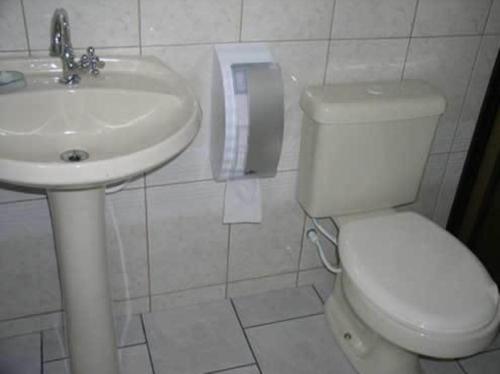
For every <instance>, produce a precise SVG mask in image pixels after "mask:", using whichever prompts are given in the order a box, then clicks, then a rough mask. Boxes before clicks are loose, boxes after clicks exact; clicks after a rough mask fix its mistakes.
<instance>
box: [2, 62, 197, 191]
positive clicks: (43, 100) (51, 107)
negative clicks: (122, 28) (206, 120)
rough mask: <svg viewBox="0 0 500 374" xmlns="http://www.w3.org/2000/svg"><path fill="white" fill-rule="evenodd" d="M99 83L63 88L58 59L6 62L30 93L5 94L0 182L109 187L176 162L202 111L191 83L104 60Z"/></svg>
mask: <svg viewBox="0 0 500 374" xmlns="http://www.w3.org/2000/svg"><path fill="white" fill-rule="evenodd" d="M103 61H105V63H106V67H105V68H104V69H103V70H102V72H101V74H100V75H99V76H98V77H91V76H83V77H82V81H81V82H80V84H78V85H77V86H74V87H72V86H65V85H63V84H60V83H58V82H57V80H58V77H59V76H60V75H61V63H60V59H54V58H39V59H4V60H0V70H14V71H21V72H22V73H24V75H25V78H26V83H27V84H26V87H24V88H19V89H17V90H15V91H11V92H8V93H0V181H4V182H7V183H11V184H17V185H25V186H33V187H41V188H46V189H76V188H87V187H92V186H103V185H106V184H110V183H113V182H118V181H121V180H126V179H129V178H131V177H133V176H134V175H137V174H140V173H143V172H145V171H147V170H150V169H152V168H155V167H157V166H158V165H161V164H162V163H165V162H167V161H168V160H170V159H172V158H173V157H175V156H176V155H177V154H179V153H180V152H181V151H182V150H183V149H184V148H186V147H187V146H188V144H189V143H190V142H191V140H192V139H193V138H194V136H195V135H196V133H197V131H198V129H199V125H200V120H201V110H200V107H199V105H198V102H197V101H196V99H195V97H194V95H193V94H192V92H191V91H190V90H189V88H188V86H187V84H186V82H185V81H184V80H183V79H182V78H181V77H180V76H179V75H177V74H176V73H174V72H173V71H172V70H170V69H169V68H168V67H167V66H165V65H164V64H163V63H161V62H160V61H159V60H158V59H156V58H153V57H120V58H104V59H103ZM63 155H66V157H64V156H63Z"/></svg>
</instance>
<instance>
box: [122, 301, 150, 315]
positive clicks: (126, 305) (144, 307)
mask: <svg viewBox="0 0 500 374" xmlns="http://www.w3.org/2000/svg"><path fill="white" fill-rule="evenodd" d="M149 311H150V310H149V296H148V297H138V298H136V299H130V300H121V301H113V315H114V316H132V315H135V314H140V313H147V312H149Z"/></svg>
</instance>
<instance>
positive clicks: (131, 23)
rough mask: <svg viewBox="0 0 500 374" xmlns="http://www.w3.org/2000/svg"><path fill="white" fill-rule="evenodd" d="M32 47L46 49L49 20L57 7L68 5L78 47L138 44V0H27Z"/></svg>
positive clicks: (26, 9)
mask: <svg viewBox="0 0 500 374" xmlns="http://www.w3.org/2000/svg"><path fill="white" fill-rule="evenodd" d="M24 8H25V11H26V19H27V22H28V35H29V39H30V46H31V49H41V50H45V51H47V50H48V48H49V45H50V35H49V31H50V22H51V19H52V14H53V13H54V10H55V9H56V8H65V9H66V11H67V12H68V16H69V23H70V26H71V39H72V42H73V46H74V47H75V48H86V47H88V46H90V45H92V46H94V47H118V46H137V45H139V15H138V6H137V1H136V0H94V1H92V5H91V6H90V5H89V3H88V2H84V1H72V0H45V1H38V0H24Z"/></svg>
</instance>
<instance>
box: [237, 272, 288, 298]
mask: <svg viewBox="0 0 500 374" xmlns="http://www.w3.org/2000/svg"><path fill="white" fill-rule="evenodd" d="M296 280H297V274H296V273H287V274H280V275H275V276H272V277H265V278H258V279H247V280H241V281H237V282H231V283H229V284H228V286H227V293H228V296H229V297H237V296H246V295H253V294H257V293H262V292H267V291H272V290H280V289H283V288H288V287H295V281H296Z"/></svg>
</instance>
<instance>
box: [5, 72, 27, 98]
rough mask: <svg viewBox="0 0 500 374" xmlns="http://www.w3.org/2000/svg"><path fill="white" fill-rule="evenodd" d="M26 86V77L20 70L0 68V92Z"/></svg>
mask: <svg viewBox="0 0 500 374" xmlns="http://www.w3.org/2000/svg"><path fill="white" fill-rule="evenodd" d="M24 87H26V79H25V78H24V74H23V73H21V72H20V71H9V70H0V93H7V92H12V91H16V90H20V89H22V88H24Z"/></svg>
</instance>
